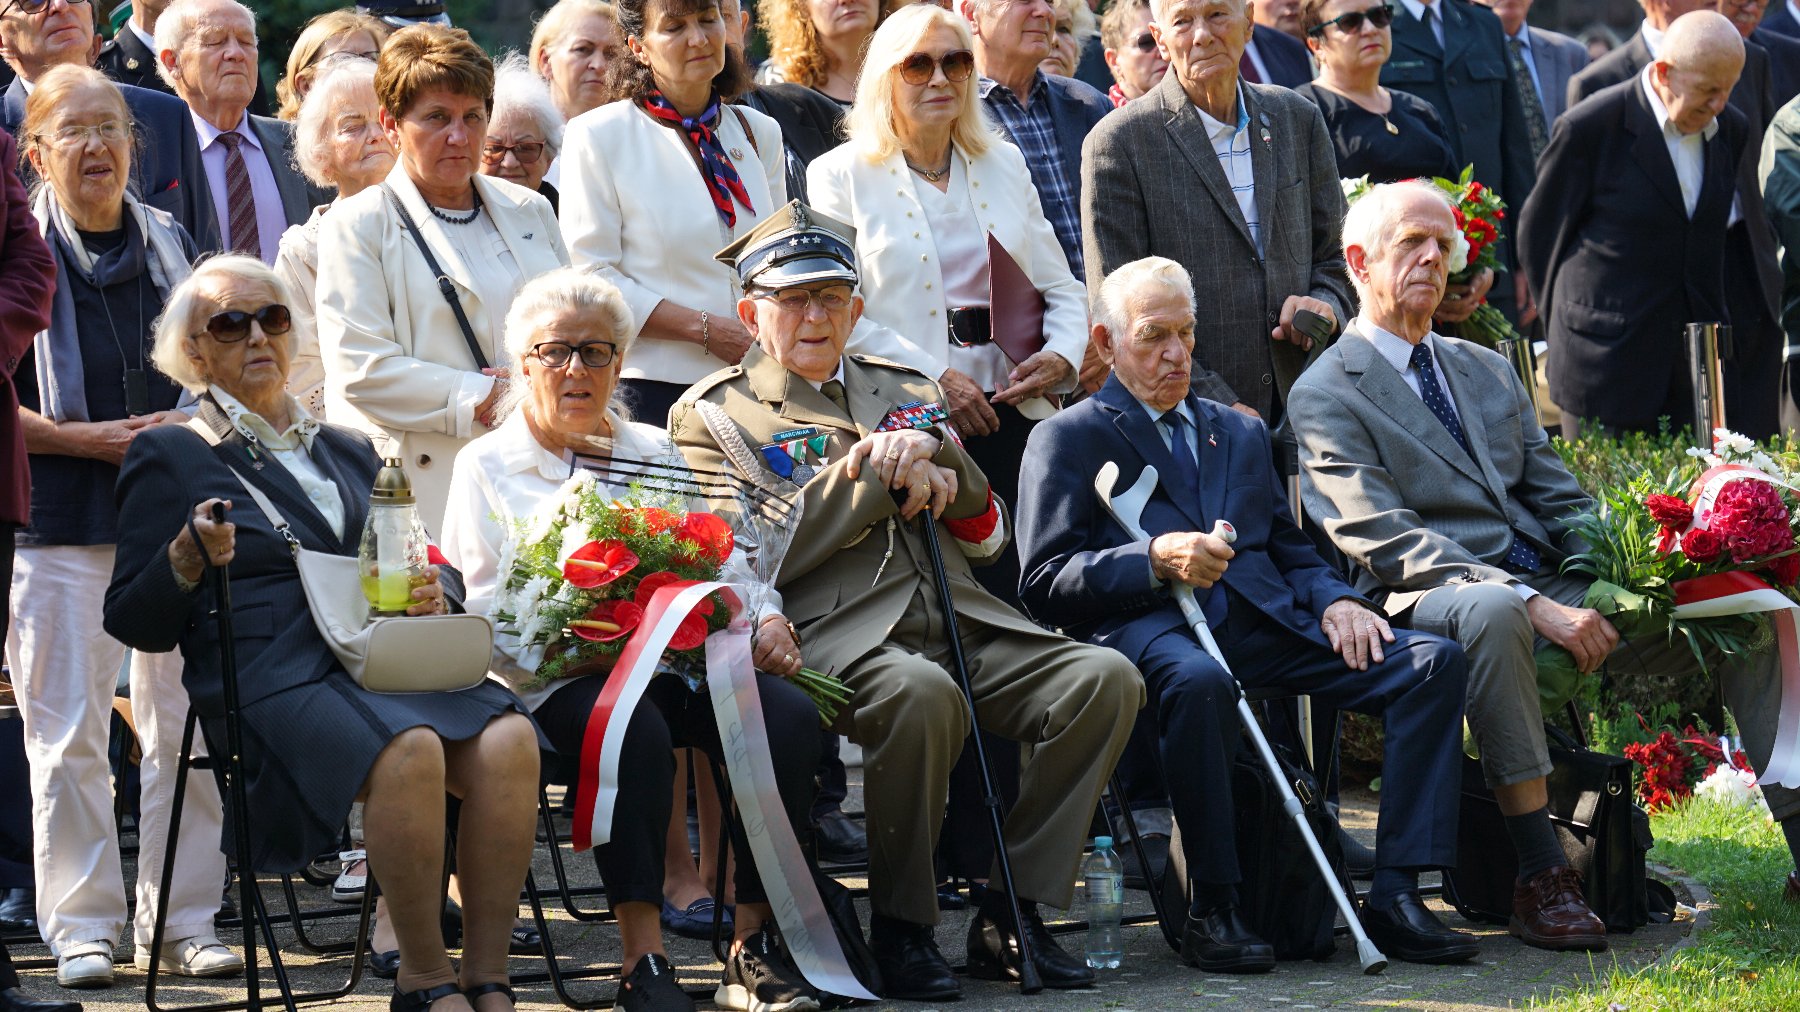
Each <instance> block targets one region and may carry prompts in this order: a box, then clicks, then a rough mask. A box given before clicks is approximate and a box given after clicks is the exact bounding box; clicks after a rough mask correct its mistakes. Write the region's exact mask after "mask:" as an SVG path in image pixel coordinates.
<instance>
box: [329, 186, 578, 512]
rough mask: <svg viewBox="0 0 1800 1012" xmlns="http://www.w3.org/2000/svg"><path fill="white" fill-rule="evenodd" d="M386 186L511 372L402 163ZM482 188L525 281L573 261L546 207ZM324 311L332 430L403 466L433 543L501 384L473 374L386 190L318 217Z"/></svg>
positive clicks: (518, 190) (516, 192)
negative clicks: (357, 432)
mask: <svg viewBox="0 0 1800 1012" xmlns="http://www.w3.org/2000/svg"><path fill="white" fill-rule="evenodd" d="M387 183H388V185H389V186H391V187H393V188H394V191H395V192H396V193H398V194H399V195H400V200H401V202H402V203H404V204H405V205H406V209H407V211H408V212H409V213H410V214H411V215H412V219H413V222H414V223H415V224H417V225H418V226H419V231H420V233H421V234H423V235H424V237H425V242H426V243H427V244H428V245H429V246H430V247H431V255H432V256H434V257H436V258H437V261H438V265H439V266H441V267H442V268H443V269H444V272H445V273H446V274H447V275H449V277H450V280H451V281H452V282H454V283H455V285H456V295H457V298H458V299H459V300H461V303H462V308H463V313H464V314H465V315H466V316H467V317H468V318H469V325H470V327H471V328H472V329H473V330H474V332H475V340H476V342H477V343H478V344H479V345H480V346H481V348H482V351H483V352H484V353H485V354H486V355H487V359H488V363H489V364H490V365H495V366H502V365H505V364H506V362H505V361H504V360H505V358H506V356H505V354H504V351H503V343H504V342H503V335H501V334H493V333H489V331H490V330H491V329H492V328H491V327H490V326H489V325H488V311H487V309H486V308H485V307H484V306H482V304H481V300H480V298H479V297H478V296H477V295H476V294H475V292H474V290H473V289H472V288H471V287H470V280H469V274H468V269H467V267H466V266H465V265H464V264H463V263H462V259H461V257H460V256H459V255H458V254H457V252H456V249H455V247H454V246H452V245H451V243H450V240H449V238H448V237H447V236H446V235H445V234H444V232H443V226H442V225H441V224H439V222H438V220H437V218H436V217H434V216H433V215H432V214H431V212H430V210H429V209H428V208H427V207H426V205H425V200H424V198H423V197H421V196H420V195H419V190H418V187H416V186H414V185H413V182H412V179H411V178H409V177H408V176H407V174H406V170H405V168H404V167H402V166H399V165H396V166H395V167H394V171H393V173H392V174H390V175H389V176H388V178H387ZM475 186H476V188H477V189H478V190H479V191H480V193H481V200H482V203H483V204H484V205H485V206H486V207H487V213H488V215H489V216H490V217H491V218H492V219H493V222H494V226H495V227H496V228H497V229H498V230H499V232H500V236H501V238H502V239H504V240H505V242H506V245H507V248H508V249H509V250H511V251H512V255H513V259H514V260H516V261H517V262H518V265H519V268H520V270H521V271H523V272H524V275H525V277H527V278H533V277H536V276H537V275H539V274H542V273H544V272H545V271H548V270H553V269H555V268H557V267H560V266H562V265H564V264H566V263H568V260H569V254H568V251H567V250H566V249H564V247H563V243H562V239H561V237H560V236H559V235H558V234H557V229H556V217H555V215H553V214H552V213H551V211H550V204H549V202H548V201H546V200H545V199H544V198H543V197H540V196H538V195H537V194H536V193H533V192H531V191H530V190H527V189H525V188H524V187H522V186H518V185H516V184H514V183H509V182H506V181H505V180H502V179H495V178H494V177H492V176H482V175H477V176H476V177H475ZM316 308H317V313H318V331H319V356H320V358H321V359H322V360H323V361H324V363H325V418H326V420H327V421H331V422H337V423H340V424H343V425H350V426H354V427H356V428H359V429H362V430H363V431H365V432H368V433H369V434H370V435H371V436H374V437H377V438H376V444H375V445H376V448H377V449H379V450H381V452H382V453H384V454H389V455H393V456H398V457H400V458H401V459H402V460H403V461H405V465H406V470H407V473H408V474H409V475H411V477H412V482H413V491H414V492H415V493H416V494H417V495H418V498H419V514H420V516H422V517H423V518H424V520H425V525H426V528H427V529H428V530H429V531H431V532H433V533H436V532H437V530H438V526H439V521H440V520H441V518H442V517H443V513H444V496H445V494H446V492H447V490H448V489H449V486H450V468H451V465H452V464H453V463H454V462H455V459H456V451H457V450H458V449H459V448H461V446H462V445H463V444H464V443H466V442H468V441H469V440H470V439H473V438H475V437H476V436H479V435H481V433H483V432H485V431H487V430H486V429H485V428H484V427H483V426H482V425H481V423H480V422H478V421H476V420H475V408H476V407H477V406H478V405H479V404H480V403H481V401H482V400H483V399H484V398H486V397H487V395H488V393H489V391H490V390H491V389H492V388H493V380H492V379H491V378H490V377H487V376H483V375H482V374H481V372H480V371H479V370H478V369H477V368H476V365H475V361H474V359H473V357H472V356H471V355H470V354H469V345H468V342H467V341H465V340H464V339H463V333H462V329H461V328H460V327H459V326H458V325H457V322H456V315H455V313H454V312H453V311H452V310H451V309H450V304H449V303H448V302H446V301H445V300H444V296H443V293H442V292H440V291H439V290H438V286H437V280H436V278H435V277H434V276H433V275H432V273H431V270H430V268H429V267H427V266H426V264H425V257H424V255H423V254H421V253H420V252H419V249H418V247H417V245H415V244H414V242H413V239H412V236H411V235H410V234H409V233H408V232H407V230H406V225H405V224H404V223H402V222H401V220H400V216H399V215H397V214H395V213H394V209H393V207H392V205H390V204H389V203H388V199H387V194H386V193H384V192H383V191H382V188H381V187H379V186H371V187H369V188H368V189H366V190H364V191H362V192H361V193H358V194H357V195H356V196H354V197H351V198H349V199H347V200H341V201H339V202H338V203H337V205H336V206H335V207H333V209H332V211H331V213H330V214H327V215H325V216H324V218H323V219H321V221H320V232H319V281H318V289H317V307H316ZM381 437H386V438H385V439H383V438H381ZM384 444H385V445H384Z"/></svg>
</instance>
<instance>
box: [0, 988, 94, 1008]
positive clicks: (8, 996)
mask: <svg viewBox="0 0 1800 1012" xmlns="http://www.w3.org/2000/svg"><path fill="white" fill-rule="evenodd" d="M0 1012H81V1003H80V1002H78V1001H39V1000H38V999H36V998H32V997H28V996H27V995H26V994H25V992H23V991H21V990H19V989H18V988H16V987H9V988H7V989H6V990H4V991H0Z"/></svg>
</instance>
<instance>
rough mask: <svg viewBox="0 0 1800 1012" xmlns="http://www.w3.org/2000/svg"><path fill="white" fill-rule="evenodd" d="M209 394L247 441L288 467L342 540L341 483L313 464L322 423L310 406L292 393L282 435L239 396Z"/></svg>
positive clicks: (212, 390) (213, 389) (216, 389)
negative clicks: (339, 490)
mask: <svg viewBox="0 0 1800 1012" xmlns="http://www.w3.org/2000/svg"><path fill="white" fill-rule="evenodd" d="M207 392H208V393H210V394H212V395H213V399H214V400H216V401H218V402H219V407H220V408H222V409H224V411H225V417H227V418H229V419H231V424H232V426H233V427H234V428H236V429H237V430H238V432H239V433H241V434H242V435H243V437H244V438H245V439H248V440H250V441H251V442H253V443H256V444H258V445H259V446H261V447H262V449H263V450H265V451H267V452H268V454H269V456H271V457H274V458H275V462H276V463H278V464H280V465H281V466H282V467H285V468H287V472H288V474H290V475H292V476H293V478H294V481H296V482H298V483H299V485H300V490H301V491H302V492H305V493H306V499H307V501H308V502H310V503H312V504H313V508H314V509H316V510H318V511H319V515H320V516H323V517H324V518H325V522H326V523H328V524H330V525H331V532H332V533H333V534H336V535H337V536H338V537H340V538H342V537H343V536H344V500H343V499H342V498H340V497H339V496H338V487H337V483H336V482H334V481H332V480H331V479H330V478H327V477H326V476H325V472H324V471H323V470H321V469H320V468H319V465H318V464H315V463H313V459H312V445H313V437H315V436H317V435H318V433H319V421H318V419H316V418H314V417H313V416H312V413H311V412H309V411H307V410H306V406H305V405H304V404H301V403H300V402H299V401H298V400H296V399H295V398H294V396H293V395H292V394H288V395H286V396H287V399H288V418H289V419H290V421H289V422H288V427H287V428H285V429H283V430H281V431H280V432H276V431H275V427H274V426H272V425H270V424H269V422H268V420H267V419H265V418H263V416H261V415H259V414H257V413H256V412H254V411H251V410H250V409H249V408H247V407H245V406H244V405H243V402H241V401H239V400H238V399H237V398H236V397H233V396H231V395H230V394H228V393H226V392H225V391H224V390H222V389H220V388H219V387H217V386H214V387H210V388H208V391H207ZM307 547H308V548H312V549H315V550H322V546H319V545H308V546H307Z"/></svg>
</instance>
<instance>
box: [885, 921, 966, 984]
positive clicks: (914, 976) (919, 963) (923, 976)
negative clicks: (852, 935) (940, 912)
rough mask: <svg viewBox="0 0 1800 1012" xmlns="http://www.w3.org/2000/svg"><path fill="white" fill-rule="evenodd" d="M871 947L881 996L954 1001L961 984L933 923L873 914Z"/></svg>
mask: <svg viewBox="0 0 1800 1012" xmlns="http://www.w3.org/2000/svg"><path fill="white" fill-rule="evenodd" d="M869 950H870V951H871V952H873V953H874V954H875V967H876V969H878V970H879V971H881V996H882V997H883V998H892V999H897V1000H900V1001H951V1000H954V999H957V998H961V997H962V985H961V984H960V983H958V982H957V980H956V974H954V973H951V972H950V964H949V962H947V961H946V960H945V959H944V954H943V953H941V952H939V951H938V947H937V938H936V937H935V936H934V935H933V933H932V929H931V925H929V924H914V923H912V922H910V921H902V920H899V919H897V918H892V917H882V916H881V915H879V914H877V915H875V916H874V917H872V918H870V923H869Z"/></svg>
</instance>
